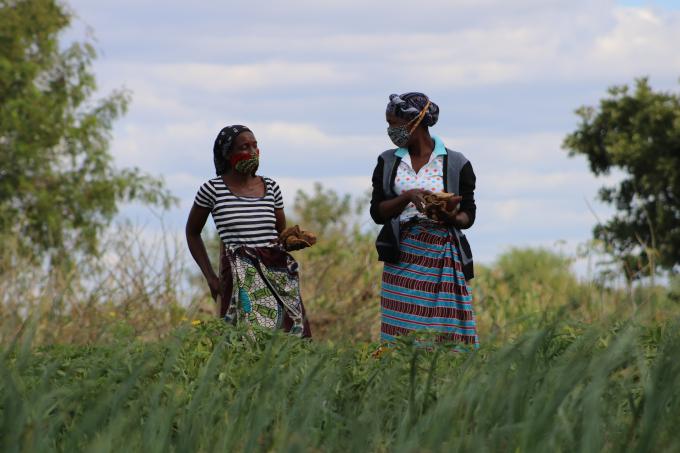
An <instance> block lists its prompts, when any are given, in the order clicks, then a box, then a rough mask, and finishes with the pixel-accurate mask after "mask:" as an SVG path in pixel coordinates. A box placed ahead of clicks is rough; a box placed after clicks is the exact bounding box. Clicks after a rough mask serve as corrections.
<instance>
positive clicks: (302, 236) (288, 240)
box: [279, 225, 316, 251]
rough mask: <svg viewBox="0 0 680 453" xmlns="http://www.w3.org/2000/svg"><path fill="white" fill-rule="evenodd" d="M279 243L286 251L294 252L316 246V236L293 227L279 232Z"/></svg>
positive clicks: (296, 226)
mask: <svg viewBox="0 0 680 453" xmlns="http://www.w3.org/2000/svg"><path fill="white" fill-rule="evenodd" d="M279 242H280V243H281V244H282V245H283V247H284V248H285V249H286V250H288V251H295V250H300V249H304V248H307V247H311V246H313V245H314V244H316V236H315V235H314V233H312V232H311V231H307V230H303V229H302V228H300V227H299V226H298V225H295V226H292V227H289V228H286V229H285V230H283V231H282V232H281V234H280V235H279Z"/></svg>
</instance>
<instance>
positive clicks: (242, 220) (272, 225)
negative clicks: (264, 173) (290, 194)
mask: <svg viewBox="0 0 680 453" xmlns="http://www.w3.org/2000/svg"><path fill="white" fill-rule="evenodd" d="M262 179H263V180H264V184H265V194H264V197H241V196H238V195H234V194H233V193H232V192H231V190H229V188H228V187H227V186H226V184H224V182H223V181H222V178H221V177H220V176H218V177H216V178H212V179H210V180H208V181H207V182H205V183H204V184H203V185H202V186H201V187H200V188H199V189H198V193H197V194H196V198H195V199H194V202H195V203H196V204H197V205H198V206H202V207H204V208H208V209H210V212H211V214H212V217H213V220H214V222H215V226H216V227H217V232H218V234H219V235H220V238H222V242H224V243H225V244H226V245H248V246H251V247H262V246H264V245H268V244H270V243H271V242H272V241H275V240H276V239H277V238H278V236H279V235H278V233H277V231H276V217H275V216H274V209H282V208H283V197H282V196H281V189H280V188H279V185H278V184H277V183H276V182H275V181H274V180H273V179H270V178H264V177H263V178H262Z"/></svg>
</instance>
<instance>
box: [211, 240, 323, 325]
mask: <svg viewBox="0 0 680 453" xmlns="http://www.w3.org/2000/svg"><path fill="white" fill-rule="evenodd" d="M220 299H221V302H220V316H221V317H222V318H224V320H225V321H227V322H229V323H233V324H235V323H237V322H240V323H246V324H249V325H257V326H260V327H263V328H267V329H282V330H284V331H285V332H289V333H290V334H292V335H296V336H300V337H305V338H310V337H311V336H312V333H311V329H310V327H309V322H308V320H307V317H306V314H305V307H304V305H303V304H302V297H301V295H300V279H299V275H298V263H297V261H295V259H294V258H293V257H292V256H291V255H290V254H289V253H288V252H286V251H285V250H284V249H283V248H282V247H280V246H271V247H246V246H239V247H234V246H231V247H228V248H226V250H224V252H223V253H221V256H220Z"/></svg>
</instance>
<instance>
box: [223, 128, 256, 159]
mask: <svg viewBox="0 0 680 453" xmlns="http://www.w3.org/2000/svg"><path fill="white" fill-rule="evenodd" d="M240 153H248V154H250V155H256V154H260V149H259V148H258V147H257V139H256V138H255V135H253V133H252V132H250V131H245V132H242V133H240V134H238V136H237V137H236V138H235V139H234V143H232V145H231V150H230V151H229V153H228V156H231V155H233V154H240Z"/></svg>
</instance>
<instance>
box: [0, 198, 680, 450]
mask: <svg viewBox="0 0 680 453" xmlns="http://www.w3.org/2000/svg"><path fill="white" fill-rule="evenodd" d="M360 217H361V216H360V210H358V209H355V208H352V203H351V200H349V199H346V198H345V199H343V198H340V197H338V196H337V195H334V194H332V193H330V194H329V193H327V192H325V191H323V190H321V189H317V192H316V193H315V194H313V195H312V196H308V195H304V194H303V196H300V197H299V199H298V203H297V204H296V206H295V222H296V223H300V224H301V225H302V226H304V227H306V228H310V229H312V230H314V231H316V232H318V233H319V242H318V244H317V245H316V246H315V247H313V248H311V249H308V250H304V251H300V252H296V253H295V254H296V256H297V258H298V260H299V262H300V266H301V282H302V293H303V298H304V299H305V302H306V307H307V311H308V314H309V317H310V320H311V323H312V330H313V331H314V341H313V342H306V341H299V340H296V339H292V338H288V337H286V336H282V335H277V334H276V333H271V332H259V331H258V332H256V333H255V337H253V336H252V335H251V334H249V333H247V332H245V331H243V330H242V329H241V328H233V327H230V326H227V325H225V324H224V323H222V322H220V321H219V320H215V319H214V315H213V307H212V302H211V301H210V299H209V295H208V293H207V291H206V287H205V284H204V282H203V281H202V279H201V278H196V275H195V272H192V270H191V269H192V267H191V265H190V263H189V261H188V259H187V257H186V255H183V254H182V252H181V250H183V248H184V247H183V244H182V243H181V242H179V243H173V239H172V238H171V237H170V236H163V237H160V238H157V242H156V243H155V245H153V246H149V241H148V240H144V241H142V240H141V239H140V238H141V237H142V236H143V234H142V233H143V232H141V231H139V230H137V229H135V228H134V227H130V226H129V225H128V226H125V227H123V228H122V229H120V230H118V231H115V232H114V234H112V236H111V238H110V240H109V241H105V243H106V244H107V248H106V249H105V253H104V255H103V256H102V257H99V258H93V257H74V258H75V259H74V260H73V262H74V263H75V264H74V265H73V266H71V267H62V268H53V267H52V268H51V267H49V266H46V265H41V264H36V262H35V260H31V259H30V257H22V256H20V255H19V254H17V253H15V251H13V249H12V247H11V244H5V247H4V248H1V249H0V448H2V451H17V452H18V451H31V452H32V451H54V450H56V451H152V452H153V451H224V450H227V449H229V450H232V449H233V450H236V451H346V450H349V449H352V450H355V451H390V452H392V451H397V452H398V451H404V452H410V451H470V450H474V451H503V452H505V451H541V452H543V451H621V450H627V451H651V450H661V451H674V450H678V448H680V445H679V444H680V435H678V434H676V432H677V429H676V426H677V425H678V422H680V410H679V409H680V407H679V405H680V394H679V393H680V362H678V360H677V357H680V333H679V332H678V329H679V328H680V316H679V315H680V310H679V307H680V306H678V301H679V300H680V296H678V294H680V290H679V289H678V288H680V286H678V280H677V279H672V280H671V285H670V287H669V288H665V287H660V286H645V285H641V286H639V287H637V288H635V289H633V290H632V291H631V290H630V288H618V287H616V286H615V285H614V286H613V285H607V284H605V283H604V282H602V281H581V280H579V279H577V278H576V277H575V276H574V275H573V274H572V272H571V271H570V264H571V261H570V258H568V257H565V256H562V255H560V254H556V253H553V252H551V251H549V250H545V249H517V250H510V251H508V252H507V253H505V254H503V255H501V256H500V257H499V259H498V260H497V261H496V262H494V263H491V264H489V265H488V266H483V265H478V266H477V268H476V271H477V278H476V279H475V280H474V281H473V283H472V290H473V294H474V305H475V310H476V314H477V321H478V326H479V330H480V336H481V342H482V347H481V349H479V350H478V351H476V352H473V353H469V354H456V353H453V352H452V349H451V348H450V347H447V346H446V345H443V346H439V347H433V348H432V349H431V350H423V349H418V348H415V347H414V345H413V344H412V343H411V341H410V339H409V338H404V339H403V340H402V341H401V342H400V343H399V344H398V345H397V346H396V347H394V348H390V349H386V350H378V346H379V345H378V344H377V343H376V342H375V340H376V339H377V330H378V328H379V318H378V315H379V291H380V273H381V270H382V264H381V263H379V262H378V261H377V259H376V256H375V251H374V247H373V238H374V233H375V232H374V231H372V230H370V229H367V228H366V227H365V226H362V225H361V224H360V223H359V221H358V220H357V219H358V218H360ZM187 289H188V291H187ZM651 301H653V309H650V307H651V306H652V303H651ZM377 351H382V352H380V353H376V352H377Z"/></svg>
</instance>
